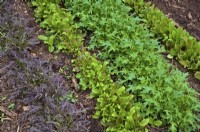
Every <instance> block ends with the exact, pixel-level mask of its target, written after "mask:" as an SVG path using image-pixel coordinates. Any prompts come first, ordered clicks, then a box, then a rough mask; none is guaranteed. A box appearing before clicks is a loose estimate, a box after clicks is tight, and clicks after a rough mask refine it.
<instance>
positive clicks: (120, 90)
mask: <svg viewBox="0 0 200 132" xmlns="http://www.w3.org/2000/svg"><path fill="white" fill-rule="evenodd" d="M58 3H59V2H58ZM58 3H55V2H54V3H52V2H47V1H35V2H33V5H34V6H36V7H37V8H36V10H35V12H36V17H37V21H38V22H40V25H41V27H43V28H44V29H46V35H42V36H40V38H41V39H42V40H43V41H44V42H45V43H47V44H48V45H49V47H50V52H52V51H53V50H54V47H56V48H57V49H58V50H59V51H63V50H64V51H68V52H71V53H74V54H75V56H76V58H75V59H74V61H73V62H74V64H75V66H76V68H75V71H76V72H78V74H77V78H79V79H80V86H81V89H83V90H85V89H87V88H90V89H91V91H92V92H91V97H95V98H97V104H96V112H95V115H94V118H100V119H101V120H102V124H103V125H104V126H106V127H107V129H106V131H108V132H116V131H121V132H129V131H130V132H145V131H148V130H147V129H146V128H145V127H146V126H147V125H148V124H149V123H151V124H153V123H154V124H156V123H159V121H154V120H153V119H152V118H144V116H142V115H141V114H140V107H139V105H138V104H135V103H134V101H133V100H134V99H135V97H134V96H133V95H132V94H129V93H127V92H126V91H125V87H123V86H121V85H119V84H118V83H114V82H113V81H112V79H111V77H110V73H109V70H108V68H107V63H106V62H101V61H98V60H97V59H96V56H92V55H91V54H90V53H89V52H87V51H86V50H85V48H84V47H83V46H82V41H81V40H82V39H81V37H80V36H81V35H80V34H75V33H77V31H76V29H77V28H73V25H75V24H74V23H73V19H72V18H73V17H72V16H71V14H70V13H67V12H66V10H64V9H60V7H59V6H58ZM55 14H56V17H58V20H61V19H62V17H64V18H65V17H67V16H68V17H69V19H70V20H66V21H65V24H64V23H63V25H62V22H60V21H58V23H56V22H55V21H56V20H55V21H54V22H51V21H50V20H51V17H53V16H54V15H55ZM61 14H64V15H61ZM66 14H67V15H66ZM51 15H52V16H51ZM60 23H61V25H62V26H63V27H62V28H61V27H60V25H59V24H60ZM57 24H58V25H57ZM65 25H67V26H65ZM71 26H72V27H71ZM75 27H76V26H75ZM69 29H70V30H69ZM66 31H69V33H68V32H67V33H66ZM69 36H72V37H69ZM77 36H78V37H77ZM64 38H68V39H69V40H71V39H74V38H76V39H75V40H76V43H73V41H69V43H66V44H65V45H62V46H63V47H62V46H61V48H59V45H60V44H61V43H63V41H64V42H65V41H66V39H64ZM77 38H78V41H77ZM68 39H67V40H68ZM74 44H75V46H74ZM76 45H77V46H76ZM80 47H81V48H80Z"/></svg>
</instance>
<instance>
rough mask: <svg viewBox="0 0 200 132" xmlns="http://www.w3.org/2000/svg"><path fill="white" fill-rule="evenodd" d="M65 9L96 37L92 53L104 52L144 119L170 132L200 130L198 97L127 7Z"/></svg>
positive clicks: (89, 4)
mask: <svg viewBox="0 0 200 132" xmlns="http://www.w3.org/2000/svg"><path fill="white" fill-rule="evenodd" d="M66 6H67V8H70V9H71V11H72V13H73V14H74V15H75V16H76V17H78V18H80V20H79V22H78V25H79V27H80V28H81V29H83V30H84V29H87V30H90V31H93V34H94V35H93V37H92V39H91V42H90V44H89V47H88V49H90V50H98V49H99V50H98V57H100V58H101V59H102V60H105V61H107V62H108V65H107V66H108V69H109V72H111V74H112V75H113V77H114V79H115V80H116V81H117V82H118V83H119V84H120V85H124V86H125V87H127V91H128V92H131V93H133V94H134V95H135V96H136V100H134V102H135V104H137V105H138V106H140V108H141V110H140V111H141V112H142V115H143V116H145V117H146V118H150V117H151V118H153V119H154V120H157V119H160V120H162V122H163V125H169V126H170V128H169V130H170V131H177V130H181V131H192V130H195V129H196V128H197V127H198V123H197V122H198V119H199V114H198V112H199V108H200V104H199V102H198V99H197V98H196V96H197V92H195V90H192V89H191V88H190V87H189V86H188V84H187V83H186V76H187V75H186V74H183V73H181V72H180V71H178V70H177V69H175V68H174V67H172V66H171V65H170V64H168V63H167V62H166V61H164V60H163V58H162V56H161V55H160V54H159V53H160V52H161V51H162V49H161V48H160V47H159V45H158V41H157V40H156V39H153V38H152V37H154V34H153V33H150V32H149V31H148V30H147V29H146V28H145V26H144V25H141V24H140V23H141V21H140V19H139V18H137V17H131V16H129V15H128V13H129V12H130V10H131V9H130V8H129V7H128V6H125V5H124V4H123V3H122V1H121V0H109V1H105V0H98V1H94V0H84V1H83V0H74V1H70V0H68V1H67V2H66ZM96 68H98V67H96ZM110 98H112V97H110Z"/></svg>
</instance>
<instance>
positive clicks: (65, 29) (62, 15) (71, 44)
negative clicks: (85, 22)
mask: <svg viewBox="0 0 200 132" xmlns="http://www.w3.org/2000/svg"><path fill="white" fill-rule="evenodd" d="M32 3H33V6H37V10H35V16H36V17H37V22H40V26H41V27H42V28H44V29H45V35H40V36H39V38H40V39H41V40H43V41H44V43H46V44H48V46H49V51H50V52H53V51H54V49H55V48H56V50H57V51H58V52H59V51H61V50H63V51H64V50H65V51H68V52H75V50H77V49H79V48H80V46H81V41H82V37H81V36H80V35H79V36H77V35H75V34H76V32H77V30H76V29H77V25H76V24H74V23H73V19H74V17H73V16H72V15H71V14H70V13H69V12H66V10H65V9H62V8H60V7H59V5H58V3H59V0H58V1H55V3H53V2H50V1H49V0H46V1H45V0H44V1H43V0H42V1H41V0H36V1H34V2H32ZM56 3H57V4H56Z"/></svg>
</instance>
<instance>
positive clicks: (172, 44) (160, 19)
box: [124, 0, 200, 79]
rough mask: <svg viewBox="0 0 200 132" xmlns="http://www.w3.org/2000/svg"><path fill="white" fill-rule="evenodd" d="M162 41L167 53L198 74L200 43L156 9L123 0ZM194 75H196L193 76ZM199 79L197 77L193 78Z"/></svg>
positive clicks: (144, 4) (140, 0)
mask: <svg viewBox="0 0 200 132" xmlns="http://www.w3.org/2000/svg"><path fill="white" fill-rule="evenodd" d="M124 1H125V3H127V4H129V5H130V6H131V7H132V8H133V10H134V12H135V13H136V14H137V15H139V16H140V17H141V18H142V19H144V21H143V22H144V23H145V24H146V25H147V26H148V27H149V28H150V29H151V30H152V32H154V33H155V34H156V36H157V37H158V38H159V39H160V40H162V42H163V44H164V45H165V48H166V50H167V51H169V52H170V54H171V55H172V56H174V57H176V59H177V60H178V61H179V62H180V63H181V64H182V65H183V66H184V67H186V68H188V69H191V70H193V71H195V72H197V73H198V72H200V52H199V51H200V42H197V40H196V39H195V38H194V37H192V36H191V35H190V34H189V33H188V32H187V31H185V30H184V29H182V28H181V27H178V28H177V27H176V26H175V23H174V22H173V20H171V19H169V18H168V17H166V16H165V15H164V13H162V12H161V11H160V10H159V9H158V8H155V6H154V5H151V3H145V2H144V1H143V0H124ZM195 75H196V74H195ZM195 77H196V78H197V79H199V78H198V77H197V76H195Z"/></svg>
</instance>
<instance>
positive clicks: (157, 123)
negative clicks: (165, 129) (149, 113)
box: [154, 120, 162, 127]
mask: <svg viewBox="0 0 200 132" xmlns="http://www.w3.org/2000/svg"><path fill="white" fill-rule="evenodd" d="M154 125H155V126H157V127H159V126H161V125H162V121H160V120H157V121H155V122H154Z"/></svg>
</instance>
